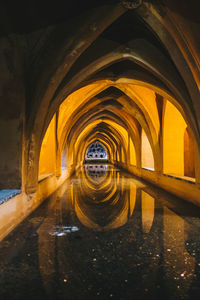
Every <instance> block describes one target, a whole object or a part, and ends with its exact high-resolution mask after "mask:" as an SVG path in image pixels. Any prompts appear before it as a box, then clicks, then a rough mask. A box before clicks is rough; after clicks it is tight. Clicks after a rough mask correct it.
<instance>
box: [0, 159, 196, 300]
mask: <svg viewBox="0 0 200 300" xmlns="http://www.w3.org/2000/svg"><path fill="white" fill-rule="evenodd" d="M199 216H200V209H199V208H196V207H194V206H192V205H190V204H187V203H185V202H183V201H181V200H179V199H177V198H175V197H173V196H170V195H169V194H167V193H164V192H161V191H160V190H159V189H157V188H155V187H152V186H150V185H147V184H146V183H144V182H141V181H139V180H138V179H136V178H133V177H131V176H130V175H128V174H126V173H123V172H121V171H120V170H118V169H115V168H113V167H111V166H109V165H108V166H107V165H105V164H104V165H86V166H85V167H84V168H83V169H82V170H80V171H79V172H78V174H77V175H76V176H74V177H73V178H72V179H71V180H68V181H67V182H66V183H65V184H64V185H63V186H62V187H61V188H60V189H59V190H58V191H57V192H56V193H54V194H53V195H52V196H51V197H50V198H49V199H47V200H46V201H45V202H44V203H43V204H42V205H41V206H40V207H39V208H38V209H37V210H36V211H35V212H34V213H33V214H32V215H31V216H29V217H28V218H27V219H26V220H25V221H24V222H23V223H22V224H21V225H20V226H18V228H17V229H16V230H15V231H14V232H12V233H11V234H10V236H9V237H8V238H6V239H5V240H4V241H3V242H1V243H0V299H3V300H6V299H9V300H10V299H12V300H15V299H20V300H21V299H37V300H40V299H44V300H45V299H65V300H68V299H69V300H79V299H81V300H83V299H92V300H93V299H120V300H126V299H131V300H133V299H148V300H149V299H150V300H151V299H153V300H155V299H171V300H175V299H190V300H192V299H199V298H200V217H199Z"/></svg>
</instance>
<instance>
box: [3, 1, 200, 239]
mask: <svg viewBox="0 0 200 300" xmlns="http://www.w3.org/2000/svg"><path fill="white" fill-rule="evenodd" d="M41 2H42V3H41ZM74 2H75V1H71V0H70V1H65V3H64V1H63V2H61V3H59V5H58V3H48V4H46V3H45V1H31V0H30V1H26V2H25V3H23V5H22V4H20V2H16V3H15V1H14V2H13V3H10V2H8V1H2V2H1V4H0V14H1V21H0V22H1V36H0V50H1V51H0V66H1V68H0V97H1V99H0V158H1V159H0V189H1V192H0V239H3V238H4V237H5V236H6V235H7V234H8V233H9V232H11V230H12V229H13V228H15V227H16V226H17V225H18V224H19V223H20V222H21V221H22V220H23V219H24V218H25V217H26V216H28V215H29V214H30V213H31V212H32V211H33V210H34V209H35V208H36V207H38V205H39V204H40V203H41V202H42V201H43V200H44V199H45V198H46V197H48V196H49V195H50V194H51V193H53V192H54V191H55V190H56V189H57V188H58V187H59V186H60V185H61V184H62V183H63V182H64V181H65V179H66V178H69V177H70V176H71V175H72V174H73V173H74V172H75V170H77V169H78V168H79V167H80V166H81V165H83V163H84V161H85V158H86V153H87V151H88V149H89V147H91V145H93V144H94V143H98V144H100V145H101V147H103V148H102V149H105V150H106V155H107V157H106V158H107V159H108V161H109V163H110V164H113V165H116V166H118V167H121V168H123V169H124V170H126V171H128V172H130V173H132V174H134V175H136V176H138V177H140V178H142V179H144V180H146V181H149V182H151V183H153V184H154V185H156V186H158V187H160V188H162V189H165V190H167V191H168V192H170V193H172V194H174V195H176V196H178V197H180V198H183V199H184V200H186V201H190V202H192V203H194V204H196V205H200V93H199V89H200V35H199V32H200V17H199V8H198V3H197V2H198V1H196V2H195V1H186V0H184V1H179V0H162V1H157V0H143V1H142V0H140V1H136V0H132V1H126V0H124V1H120V0H105V1H104V0H101V1H95V0H93V1H82V2H81V1H80V3H79V5H77V4H76V3H74ZM20 5H21V6H20ZM102 151H103V150H102ZM94 152H95V151H94ZM102 153H103V152H102ZM102 155H103V154H102ZM91 157H92V154H91Z"/></svg>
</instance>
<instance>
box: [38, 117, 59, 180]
mask: <svg viewBox="0 0 200 300" xmlns="http://www.w3.org/2000/svg"><path fill="white" fill-rule="evenodd" d="M55 122H56V117H55V115H54V117H53V118H52V120H51V122H50V124H49V127H48V129H47V131H46V133H45V136H44V139H43V141H42V146H41V151H40V160H39V176H40V175H44V174H46V175H47V174H52V173H54V172H55V168H56V139H55V132H56V126H55V125H56V123H55Z"/></svg>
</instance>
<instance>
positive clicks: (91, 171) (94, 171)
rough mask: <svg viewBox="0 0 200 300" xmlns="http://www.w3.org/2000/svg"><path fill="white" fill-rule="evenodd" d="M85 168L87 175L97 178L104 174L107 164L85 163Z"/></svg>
mask: <svg viewBox="0 0 200 300" xmlns="http://www.w3.org/2000/svg"><path fill="white" fill-rule="evenodd" d="M85 169H86V172H87V174H88V175H89V177H91V178H92V179H96V180H99V179H101V178H102V177H104V176H105V175H106V171H107V165H106V164H105V165H97V164H96V165H95V164H86V165H85Z"/></svg>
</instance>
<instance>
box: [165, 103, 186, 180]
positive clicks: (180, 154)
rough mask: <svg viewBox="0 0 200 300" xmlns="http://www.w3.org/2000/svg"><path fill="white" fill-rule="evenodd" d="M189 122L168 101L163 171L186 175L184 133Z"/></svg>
mask: <svg viewBox="0 0 200 300" xmlns="http://www.w3.org/2000/svg"><path fill="white" fill-rule="evenodd" d="M186 127H187V124H186V122H185V120H184V119H183V117H182V115H181V113H180V112H179V111H178V109H177V108H176V107H175V106H174V105H173V104H172V103H170V102H169V101H167V102H166V108H165V114H164V129H163V172H164V173H165V174H174V175H179V176H184V134H185V129H186Z"/></svg>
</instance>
